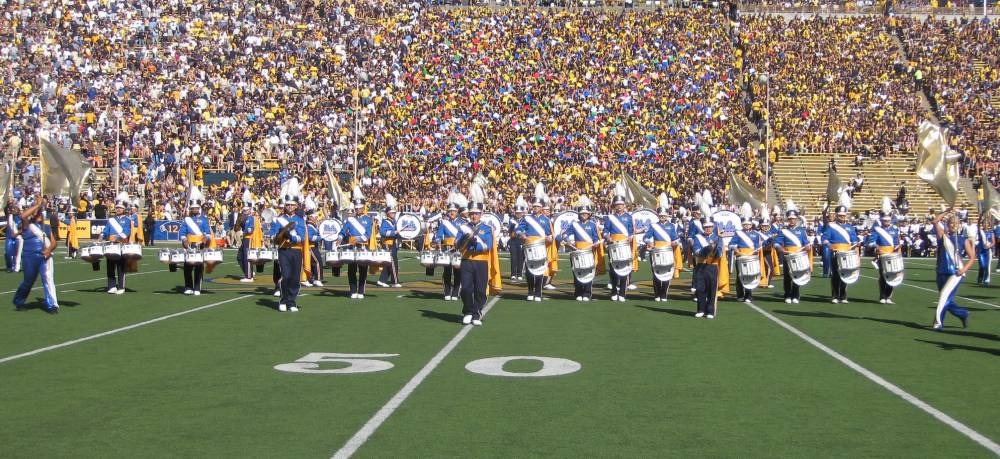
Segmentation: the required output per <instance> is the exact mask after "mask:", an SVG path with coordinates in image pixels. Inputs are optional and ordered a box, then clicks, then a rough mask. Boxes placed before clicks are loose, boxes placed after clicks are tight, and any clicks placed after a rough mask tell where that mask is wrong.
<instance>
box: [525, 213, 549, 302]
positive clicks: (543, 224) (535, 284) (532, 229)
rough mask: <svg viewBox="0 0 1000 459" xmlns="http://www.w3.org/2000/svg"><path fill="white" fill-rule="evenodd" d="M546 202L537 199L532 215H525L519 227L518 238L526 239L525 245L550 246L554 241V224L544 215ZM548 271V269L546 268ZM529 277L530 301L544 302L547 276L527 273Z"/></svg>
mask: <svg viewBox="0 0 1000 459" xmlns="http://www.w3.org/2000/svg"><path fill="white" fill-rule="evenodd" d="M543 206H544V202H543V200H542V198H539V197H536V198H535V199H534V201H532V203H531V214H530V215H525V216H524V218H523V219H521V222H520V223H518V225H517V235H518V237H520V238H522V239H524V245H525V246H527V245H529V244H533V243H536V242H539V241H542V242H543V243H545V244H548V243H549V242H550V241H552V224H551V223H550V222H549V218H548V217H546V216H545V215H543V214H542V207H543ZM546 270H547V268H546ZM526 275H527V277H528V298H527V299H528V301H542V285H544V282H545V276H544V275H540V276H536V275H534V274H532V273H531V271H530V270H529V271H527V273H526Z"/></svg>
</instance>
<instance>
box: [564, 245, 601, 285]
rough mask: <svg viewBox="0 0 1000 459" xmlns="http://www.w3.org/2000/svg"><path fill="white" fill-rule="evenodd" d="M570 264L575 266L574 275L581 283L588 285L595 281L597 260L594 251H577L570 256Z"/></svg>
mask: <svg viewBox="0 0 1000 459" xmlns="http://www.w3.org/2000/svg"><path fill="white" fill-rule="evenodd" d="M569 260H570V264H571V265H572V266H573V274H574V275H576V278H577V279H579V280H580V282H583V283H588V282H592V281H593V280H594V275H595V274H596V268H597V260H596V258H594V251H593V250H589V249H586V250H576V251H573V252H570V254H569Z"/></svg>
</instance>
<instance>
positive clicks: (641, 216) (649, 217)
mask: <svg viewBox="0 0 1000 459" xmlns="http://www.w3.org/2000/svg"><path fill="white" fill-rule="evenodd" d="M658 221H660V216H659V215H656V212H653V211H652V210H649V209H639V210H637V211H635V212H632V233H633V234H634V235H635V238H636V240H640V241H641V240H642V235H643V234H646V231H649V227H651V226H653V223H656V222H658Z"/></svg>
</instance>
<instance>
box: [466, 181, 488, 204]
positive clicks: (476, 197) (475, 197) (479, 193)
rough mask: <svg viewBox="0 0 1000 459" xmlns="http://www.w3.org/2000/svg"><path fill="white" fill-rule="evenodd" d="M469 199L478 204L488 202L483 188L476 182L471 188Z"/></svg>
mask: <svg viewBox="0 0 1000 459" xmlns="http://www.w3.org/2000/svg"><path fill="white" fill-rule="evenodd" d="M469 197H470V198H471V199H472V202H478V203H480V204H483V203H485V202H486V192H485V191H483V187H482V186H480V185H479V183H477V182H475V181H473V182H472V185H470V186H469Z"/></svg>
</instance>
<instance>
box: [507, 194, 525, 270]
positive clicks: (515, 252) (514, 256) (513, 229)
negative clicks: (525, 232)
mask: <svg viewBox="0 0 1000 459" xmlns="http://www.w3.org/2000/svg"><path fill="white" fill-rule="evenodd" d="M525 210H526V209H525V208H523V207H521V206H520V205H518V206H517V207H515V210H514V218H512V219H511V220H510V222H508V223H507V234H508V235H510V241H509V242H508V243H507V250H508V251H509V252H510V279H511V280H524V240H523V239H521V238H519V237H517V236H516V235H517V227H518V225H520V223H521V219H523V218H524V212H525Z"/></svg>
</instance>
